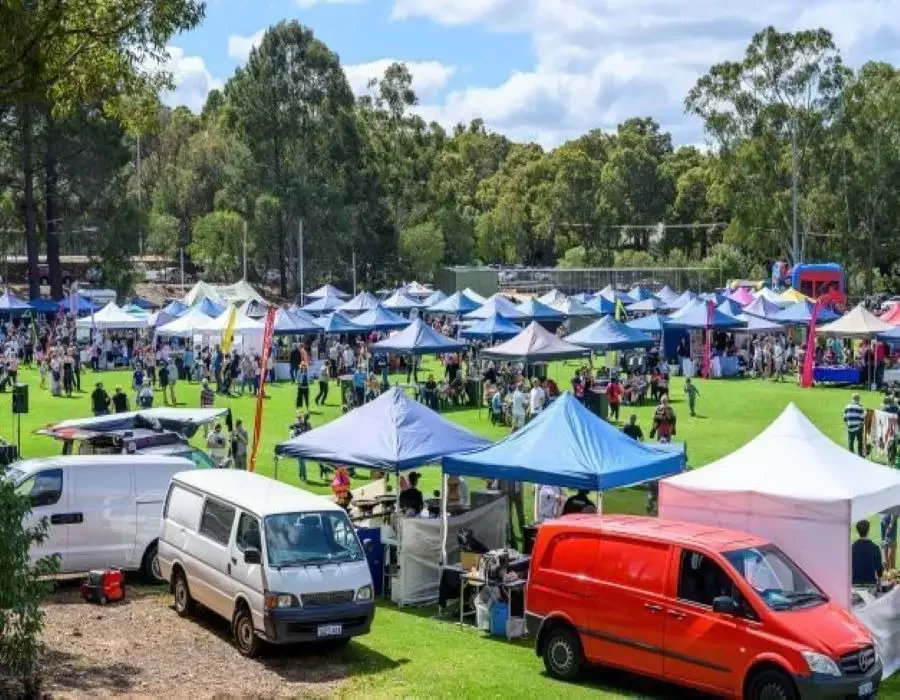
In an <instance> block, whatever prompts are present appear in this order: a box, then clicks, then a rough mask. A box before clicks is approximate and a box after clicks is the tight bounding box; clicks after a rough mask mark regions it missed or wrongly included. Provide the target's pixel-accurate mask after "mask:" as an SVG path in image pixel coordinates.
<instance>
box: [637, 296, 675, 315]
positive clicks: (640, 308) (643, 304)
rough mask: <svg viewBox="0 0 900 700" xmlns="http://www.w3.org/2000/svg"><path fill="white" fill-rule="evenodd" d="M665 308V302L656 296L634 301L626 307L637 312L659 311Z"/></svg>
mask: <svg viewBox="0 0 900 700" xmlns="http://www.w3.org/2000/svg"><path fill="white" fill-rule="evenodd" d="M665 308H666V302H664V301H663V300H662V299H657V298H656V297H649V298H647V299H644V300H643V301H636V302H635V303H634V304H632V305H631V306H629V307H628V312H629V313H631V312H632V311H637V312H645V311H661V310H662V309H665Z"/></svg>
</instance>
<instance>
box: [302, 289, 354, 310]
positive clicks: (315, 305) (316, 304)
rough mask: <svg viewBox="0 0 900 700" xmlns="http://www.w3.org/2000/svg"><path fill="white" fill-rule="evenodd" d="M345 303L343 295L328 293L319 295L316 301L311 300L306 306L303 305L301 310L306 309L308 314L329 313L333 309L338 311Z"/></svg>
mask: <svg viewBox="0 0 900 700" xmlns="http://www.w3.org/2000/svg"><path fill="white" fill-rule="evenodd" d="M343 305H344V300H343V298H342V297H339V296H337V295H336V294H326V295H325V296H323V297H318V298H317V299H316V300H315V301H311V302H309V303H308V304H306V305H305V306H301V307H300V309H301V311H305V312H306V313H308V314H327V313H331V312H332V311H337V310H338V309H340V308H341V307H342V306H343Z"/></svg>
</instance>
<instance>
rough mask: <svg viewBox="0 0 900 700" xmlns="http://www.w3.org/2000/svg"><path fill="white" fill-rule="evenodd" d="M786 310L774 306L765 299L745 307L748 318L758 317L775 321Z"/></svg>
mask: <svg viewBox="0 0 900 700" xmlns="http://www.w3.org/2000/svg"><path fill="white" fill-rule="evenodd" d="M783 310H784V307H782V306H779V305H778V304H773V303H772V302H771V301H769V300H768V299H766V298H765V297H758V298H756V299H754V300H753V301H751V302H750V303H749V304H747V305H746V306H745V307H744V313H745V314H747V315H748V316H757V317H759V318H766V319H769V320H770V321H771V320H774V319H775V317H776V316H777V315H778V314H780V313H781V312H782V311H783Z"/></svg>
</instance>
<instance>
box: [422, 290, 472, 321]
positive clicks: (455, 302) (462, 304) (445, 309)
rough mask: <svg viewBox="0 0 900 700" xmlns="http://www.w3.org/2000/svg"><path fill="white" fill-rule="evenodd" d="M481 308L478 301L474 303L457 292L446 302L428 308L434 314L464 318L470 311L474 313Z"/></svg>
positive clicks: (445, 300)
mask: <svg viewBox="0 0 900 700" xmlns="http://www.w3.org/2000/svg"><path fill="white" fill-rule="evenodd" d="M479 306H481V305H480V304H479V303H478V302H477V301H473V300H472V299H470V298H469V297H467V296H466V295H465V294H463V293H462V292H455V293H454V294H451V295H450V296H449V297H447V298H446V299H444V301H441V302H438V303H437V304H433V305H432V306H429V307H428V312H429V313H434V314H450V315H452V316H462V315H463V314H467V313H469V312H470V311H474V310H475V309H477V308H478V307H479Z"/></svg>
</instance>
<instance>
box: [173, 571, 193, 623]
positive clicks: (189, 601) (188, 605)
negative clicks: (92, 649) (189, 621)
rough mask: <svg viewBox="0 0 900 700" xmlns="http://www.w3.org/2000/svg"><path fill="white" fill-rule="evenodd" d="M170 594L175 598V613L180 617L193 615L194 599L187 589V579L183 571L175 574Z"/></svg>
mask: <svg viewBox="0 0 900 700" xmlns="http://www.w3.org/2000/svg"><path fill="white" fill-rule="evenodd" d="M172 593H173V595H174V597H175V612H177V613H178V614H179V615H180V616H181V617H189V616H190V615H192V614H193V613H194V599H193V598H191V589H190V588H188V582H187V577H185V575H184V572H183V571H178V573H176V574H175V580H174V581H173V583H172Z"/></svg>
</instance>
